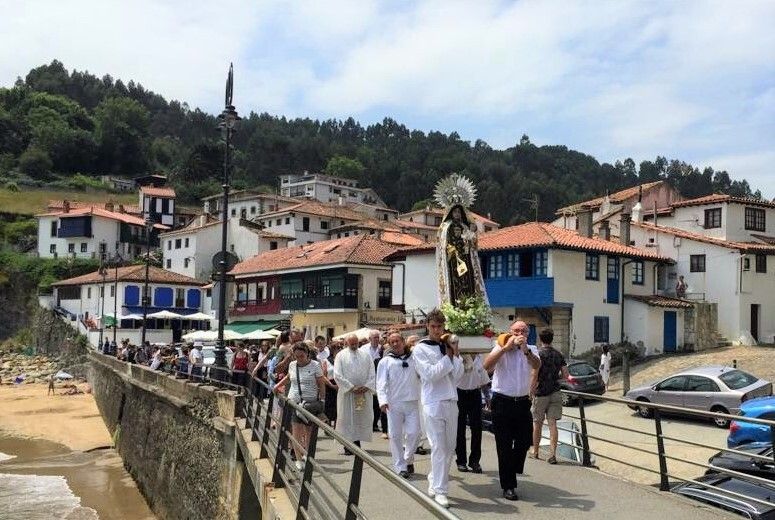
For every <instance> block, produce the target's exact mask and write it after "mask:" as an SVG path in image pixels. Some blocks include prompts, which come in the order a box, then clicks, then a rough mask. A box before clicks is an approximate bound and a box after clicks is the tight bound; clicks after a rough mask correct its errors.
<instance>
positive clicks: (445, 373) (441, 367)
mask: <svg viewBox="0 0 775 520" xmlns="http://www.w3.org/2000/svg"><path fill="white" fill-rule="evenodd" d="M412 357H413V358H414V362H415V369H416V370H417V373H418V374H419V376H420V382H421V383H422V384H421V391H420V396H421V398H422V402H423V404H424V405H427V404H432V403H438V402H439V401H446V400H452V401H457V382H458V379H460V376H461V375H463V361H462V360H461V359H460V356H456V357H455V358H454V360H452V359H450V357H449V356H447V355H445V354H442V353H441V351H440V350H439V344H438V343H436V342H435V341H432V340H430V339H428V338H425V339H421V340H420V341H419V342H418V343H417V345H415V346H414V348H413V349H412Z"/></svg>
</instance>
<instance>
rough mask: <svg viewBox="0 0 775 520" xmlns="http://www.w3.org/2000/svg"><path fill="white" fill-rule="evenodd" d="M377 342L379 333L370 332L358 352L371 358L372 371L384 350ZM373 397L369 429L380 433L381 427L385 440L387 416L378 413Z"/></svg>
mask: <svg viewBox="0 0 775 520" xmlns="http://www.w3.org/2000/svg"><path fill="white" fill-rule="evenodd" d="M379 340H380V333H379V331H378V330H372V331H370V332H369V342H368V343H366V344H365V345H363V346H361V347H360V350H361V351H362V352H366V353H367V354H368V355H369V356H370V357H371V360H372V361H373V362H374V370H376V369H377V364H379V361H380V360H381V359H382V356H383V354H384V349H383V348H382V345H380V343H379ZM373 397H374V398H373V399H372V402H371V407H372V409H373V410H374V422H373V423H372V425H371V429H372V431H375V432H378V431H380V426H381V427H382V438H383V439H387V438H388V418H387V414H385V413H382V412H380V409H379V400H378V399H377V396H376V395H374V396H373Z"/></svg>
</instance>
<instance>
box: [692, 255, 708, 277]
mask: <svg viewBox="0 0 775 520" xmlns="http://www.w3.org/2000/svg"><path fill="white" fill-rule="evenodd" d="M689 272H690V273H704V272H705V255H691V256H689Z"/></svg>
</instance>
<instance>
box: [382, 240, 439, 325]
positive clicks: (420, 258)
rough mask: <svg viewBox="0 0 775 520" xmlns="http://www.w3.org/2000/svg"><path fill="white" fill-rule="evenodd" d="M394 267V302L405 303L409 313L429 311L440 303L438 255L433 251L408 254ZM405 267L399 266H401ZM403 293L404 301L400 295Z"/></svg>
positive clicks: (395, 303)
mask: <svg viewBox="0 0 775 520" xmlns="http://www.w3.org/2000/svg"><path fill="white" fill-rule="evenodd" d="M395 264H396V267H395V268H394V269H393V304H394V305H400V304H401V303H403V304H404V309H405V310H406V312H407V313H408V314H411V313H412V311H415V312H416V313H417V314H418V316H417V317H418V318H419V317H420V315H419V313H418V312H417V311H418V310H422V311H423V312H426V313H427V312H428V311H430V310H431V309H433V308H434V307H436V306H437V305H438V304H439V303H438V302H439V297H438V282H437V277H436V255H435V254H434V253H433V252H430V253H424V254H417V255H408V256H407V257H406V260H405V261H401V262H396V263H395ZM402 265H403V266H404V267H399V266H402ZM402 293H403V297H404V298H403V301H402V300H401V299H400V295H401V294H402Z"/></svg>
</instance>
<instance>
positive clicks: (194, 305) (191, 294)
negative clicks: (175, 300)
mask: <svg viewBox="0 0 775 520" xmlns="http://www.w3.org/2000/svg"><path fill="white" fill-rule="evenodd" d="M201 302H202V293H201V292H200V291H199V289H189V290H188V296H187V298H186V303H187V305H186V306H187V307H188V308H189V309H198V308H199V305H200V304H201Z"/></svg>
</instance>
